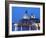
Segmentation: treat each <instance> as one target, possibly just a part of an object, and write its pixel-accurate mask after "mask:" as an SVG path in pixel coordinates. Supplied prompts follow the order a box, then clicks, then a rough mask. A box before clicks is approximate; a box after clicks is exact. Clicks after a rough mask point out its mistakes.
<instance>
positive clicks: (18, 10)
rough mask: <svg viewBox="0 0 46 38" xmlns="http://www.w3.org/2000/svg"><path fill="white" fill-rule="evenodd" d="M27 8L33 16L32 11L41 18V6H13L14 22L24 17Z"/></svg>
mask: <svg viewBox="0 0 46 38" xmlns="http://www.w3.org/2000/svg"><path fill="white" fill-rule="evenodd" d="M26 10H27V12H28V15H30V16H31V13H33V14H34V15H35V17H36V18H38V19H40V8H35V7H12V22H18V21H19V20H20V19H22V17H23V15H24V14H25V11H26Z"/></svg>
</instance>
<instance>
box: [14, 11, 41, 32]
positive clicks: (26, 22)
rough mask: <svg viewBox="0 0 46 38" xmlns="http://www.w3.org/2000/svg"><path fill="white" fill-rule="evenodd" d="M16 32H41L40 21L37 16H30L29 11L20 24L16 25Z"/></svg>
mask: <svg viewBox="0 0 46 38" xmlns="http://www.w3.org/2000/svg"><path fill="white" fill-rule="evenodd" d="M14 25H15V31H30V30H40V20H39V19H38V18H36V17H35V15H33V14H32V15H31V16H30V15H28V13H27V11H26V12H25V14H24V15H23V17H22V19H20V20H19V22H18V23H15V24H14Z"/></svg>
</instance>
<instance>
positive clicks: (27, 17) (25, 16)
mask: <svg viewBox="0 0 46 38" xmlns="http://www.w3.org/2000/svg"><path fill="white" fill-rule="evenodd" d="M23 19H30V16H29V15H28V14H27V11H26V12H25V14H24V16H23Z"/></svg>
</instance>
